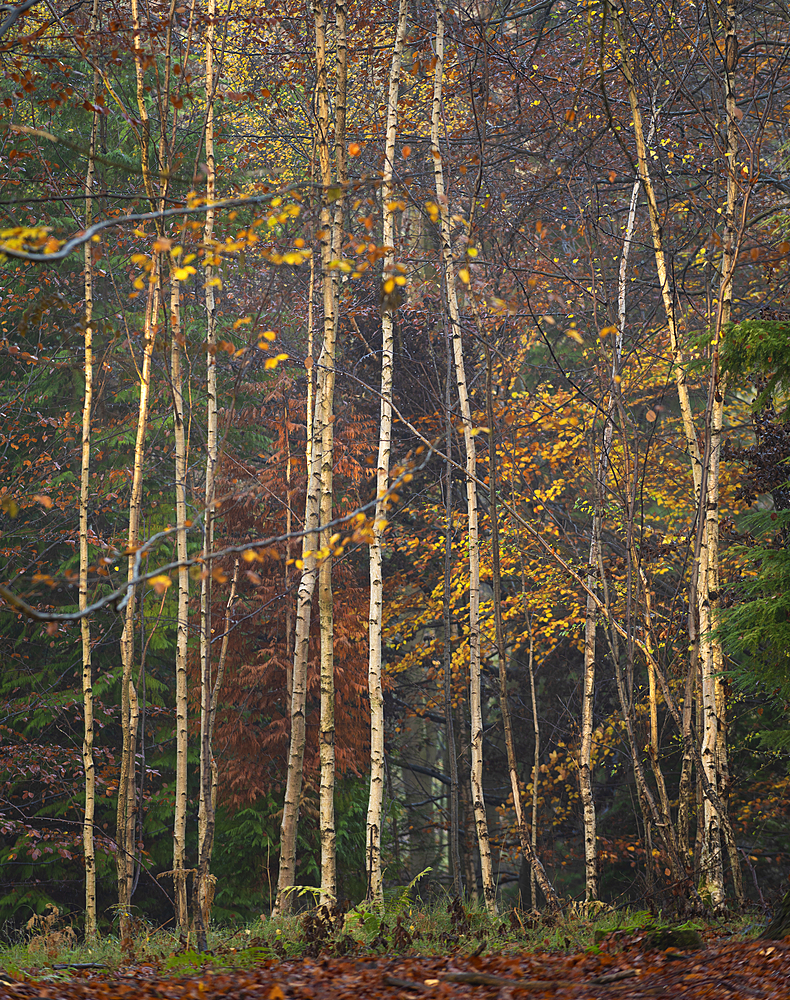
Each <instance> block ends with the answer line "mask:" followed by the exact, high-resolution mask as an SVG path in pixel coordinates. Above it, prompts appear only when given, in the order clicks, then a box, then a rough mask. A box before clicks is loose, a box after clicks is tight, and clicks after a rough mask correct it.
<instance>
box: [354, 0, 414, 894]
mask: <svg viewBox="0 0 790 1000" xmlns="http://www.w3.org/2000/svg"><path fill="white" fill-rule="evenodd" d="M408 14H409V3H408V0H400V4H399V6H398V22H397V26H396V29H395V44H394V47H393V50H392V62H391V63H390V74H389V88H388V91H387V122H386V133H385V147H384V171H383V176H382V184H381V211H382V244H383V246H384V252H385V255H384V259H383V264H384V273H383V285H384V289H383V290H384V296H383V302H384V308H383V309H382V313H381V407H380V412H379V447H378V456H377V459H376V497H377V503H376V513H375V518H374V524H373V539H372V541H371V544H370V618H369V643H370V653H369V661H368V663H369V665H368V690H369V694H370V794H369V798H368V814H367V823H366V837H365V843H366V845H367V847H366V862H367V873H368V898H369V899H370V900H372V901H373V902H375V903H376V905H377V906H380V907H381V906H383V905H384V894H383V881H382V872H381V818H382V803H383V799H384V694H383V691H382V686H381V671H382V663H381V658H382V657H381V652H382V651H381V629H382V616H383V611H384V580H383V575H382V559H381V550H382V536H383V533H384V528H385V525H386V517H387V499H386V493H387V486H388V482H389V465H390V443H391V439H392V369H393V309H394V306H393V303H394V292H395V287H396V282H397V281H398V280H399V279H400V280H401V281H403V280H404V279H403V278H401V277H400V275H399V273H398V272H397V271H396V270H395V265H396V260H397V257H396V254H395V211H396V206H395V204H394V203H393V195H394V193H395V185H394V171H395V140H396V136H397V130H398V91H399V84H400V71H401V61H402V54H403V46H404V43H405V41H406V35H407V31H408V22H407V18H408Z"/></svg>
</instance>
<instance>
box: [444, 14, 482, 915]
mask: <svg viewBox="0 0 790 1000" xmlns="http://www.w3.org/2000/svg"><path fill="white" fill-rule="evenodd" d="M445 14H446V6H445V2H444V0H437V4H436V63H435V68H434V87H433V101H432V109H431V154H432V156H433V169H434V183H435V187H436V200H437V202H438V207H439V215H440V227H441V244H442V269H443V274H444V286H445V293H446V296H447V306H448V312H449V315H450V325H451V330H452V334H451V335H452V342H453V358H454V361H455V377H456V383H457V388H458V398H459V404H460V410H461V419H462V421H463V431H464V446H465V451H466V494H467V512H468V539H469V542H468V544H469V710H470V717H471V718H470V721H471V757H472V762H471V787H472V803H473V809H474V817H475V828H476V832H477V842H478V847H479V850H480V867H481V873H482V880H483V896H484V899H485V904H486V909H487V910H488V911H489V913H491V914H495V913H496V909H497V904H496V887H495V885H494V873H493V865H492V861H491V842H490V839H489V836H488V819H487V817H486V807H485V797H484V794H483V712H482V704H481V690H480V547H479V532H478V503H477V483H476V474H477V454H476V449H475V439H474V435H473V433H472V431H473V429H474V428H473V425H472V410H471V405H470V402H469V393H468V390H467V383H466V372H465V370H464V354H463V343H462V340H461V324H460V319H459V313H458V300H457V298H456V294H455V265H454V261H453V248H452V243H451V236H450V213H449V210H448V200H447V196H446V194H445V183H444V169H443V166H442V157H441V152H440V150H439V124H440V119H441V113H442V83H443V75H444V28H445Z"/></svg>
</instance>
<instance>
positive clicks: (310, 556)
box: [273, 272, 323, 915]
mask: <svg viewBox="0 0 790 1000" xmlns="http://www.w3.org/2000/svg"><path fill="white" fill-rule="evenodd" d="M311 277H312V272H311ZM311 296H312V281H311ZM308 340H309V342H308V350H307V359H306V362H305V364H306V365H307V368H308V372H307V374H308V399H307V418H306V419H307V443H306V459H307V490H306V495H305V517H304V527H305V532H306V534H305V535H304V537H303V539H302V558H301V559H300V560H299V561H298V562H297V564H296V565H297V568H298V569H300V570H301V573H302V576H301V579H300V581H299V590H298V593H297V602H296V634H295V637H294V663H293V674H292V688H291V735H290V741H289V746H288V772H287V777H286V784H285V801H284V804H283V818H282V825H281V829H280V870H279V874H278V878H277V899H276V901H275V904H274V910H273V915H275V914H284V913H289V912H290V910H291V906H292V902H293V900H292V894H291V893H290V892H289V891H288V890H289V889H290V887H291V886H292V885H293V884H294V879H295V876H296V830H297V823H298V819H299V804H300V801H301V795H302V776H303V763H304V748H305V721H306V720H305V707H306V702H307V661H308V654H309V650H310V622H311V619H312V610H313V597H314V594H315V585H316V580H317V578H318V568H317V561H316V550H317V548H318V524H319V520H318V515H319V510H320V499H321V421H320V419H319V416H318V415H319V413H320V412H321V393H322V383H323V380H322V379H318V380H317V382H316V383H315V391H314V394H313V395H314V399H313V403H314V405H313V406H312V407H311V405H310V403H311V392H312V390H311V386H312V385H313V380H312V376H313V368H314V367H315V365H314V363H313V330H312V325H311V326H310V327H309V330H308Z"/></svg>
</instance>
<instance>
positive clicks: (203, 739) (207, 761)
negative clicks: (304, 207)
mask: <svg viewBox="0 0 790 1000" xmlns="http://www.w3.org/2000/svg"><path fill="white" fill-rule="evenodd" d="M216 13H217V8H216V0H208V2H207V8H206V15H207V23H206V43H205V46H206V47H205V69H206V73H205V87H206V126H205V136H204V143H205V151H206V202H207V203H208V204H209V205H210V204H211V203H212V202H213V201H214V200H215V198H216V191H215V184H216V180H215V159H214V90H215V65H214V62H215V51H214V38H215V18H216ZM214 221H215V212H214V210H213V209H212V208H209V210H208V211H207V212H206V222H205V226H204V230H203V243H204V245H205V248H206V251H205V252H206V256H205V266H204V272H203V273H204V275H205V279H206V280H205V296H206V483H205V507H204V515H203V516H204V522H203V575H202V579H201V586H200V692H201V694H200V797H199V803H198V857H199V861H198V876H197V893H196V895H197V910H196V912H195V914H194V918H195V921H196V923H197V936H198V949H199V950H200V951H205V950H206V948H207V941H206V931H207V929H208V928H207V926H206V923H207V920H208V915H209V911H210V906H209V905H208V904H207V899H208V895H209V893H210V891H211V890H210V887H209V869H210V866H211V853H212V848H213V831H214V807H213V795H212V786H213V783H214V775H213V767H212V764H213V755H212V752H211V729H210V719H211V708H212V704H211V694H212V679H211V602H212V580H213V565H212V562H211V552H212V549H213V546H214V516H215V506H216V496H215V493H216V486H215V483H216V475H217V462H218V460H219V433H218V400H217V365H216V349H217V329H216V321H217V320H216V317H217V305H216V295H215V290H214V289H215V274H216V272H215V266H214V254H213V251H212V242H213V239H214Z"/></svg>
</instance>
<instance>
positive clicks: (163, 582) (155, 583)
mask: <svg viewBox="0 0 790 1000" xmlns="http://www.w3.org/2000/svg"><path fill="white" fill-rule="evenodd" d="M149 583H150V584H151V586H152V587H153V588H154V590H155V591H156V592H157V594H164V592H165V591H166V590H167V588H168V587H170V586H171V585H172V583H173V581H172V580H171V579H170V577H169V576H167V575H166V574H164V573H160V574H159V576H155V577H153V578H152V579H151V580H149Z"/></svg>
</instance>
